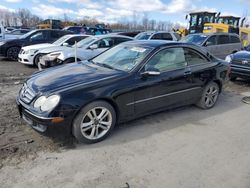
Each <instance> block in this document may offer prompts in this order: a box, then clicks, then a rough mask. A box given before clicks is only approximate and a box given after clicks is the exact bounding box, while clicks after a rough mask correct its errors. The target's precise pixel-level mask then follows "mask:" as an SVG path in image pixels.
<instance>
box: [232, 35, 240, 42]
mask: <svg viewBox="0 0 250 188" xmlns="http://www.w3.org/2000/svg"><path fill="white" fill-rule="evenodd" d="M231 43H241V42H240V39H239V37H236V36H231Z"/></svg>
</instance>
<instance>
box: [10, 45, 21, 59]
mask: <svg viewBox="0 0 250 188" xmlns="http://www.w3.org/2000/svg"><path fill="white" fill-rule="evenodd" d="M19 52H20V47H10V48H9V49H8V50H7V58H8V59H10V60H14V61H16V60H17V59H18V54H19Z"/></svg>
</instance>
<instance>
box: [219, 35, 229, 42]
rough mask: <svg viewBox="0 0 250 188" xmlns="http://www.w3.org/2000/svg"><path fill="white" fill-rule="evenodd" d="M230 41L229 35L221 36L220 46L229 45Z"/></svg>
mask: <svg viewBox="0 0 250 188" xmlns="http://www.w3.org/2000/svg"><path fill="white" fill-rule="evenodd" d="M229 43H230V39H229V36H228V35H219V37H218V44H229Z"/></svg>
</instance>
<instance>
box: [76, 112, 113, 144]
mask: <svg viewBox="0 0 250 188" xmlns="http://www.w3.org/2000/svg"><path fill="white" fill-rule="evenodd" d="M111 125H112V114H111V112H110V111H109V110H108V109H107V108H104V107H95V108H93V109H91V110H89V111H88V112H87V113H86V114H85V115H84V117H83V119H82V122H81V126H80V128H81V133H82V135H83V136H84V137H86V138H87V139H90V140H96V139H99V138H102V137H103V136H105V135H106V134H107V132H108V131H109V129H110V128H111Z"/></svg>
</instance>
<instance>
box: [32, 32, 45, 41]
mask: <svg viewBox="0 0 250 188" xmlns="http://www.w3.org/2000/svg"><path fill="white" fill-rule="evenodd" d="M45 39H46V33H45V32H43V31H39V32H36V33H35V34H33V35H32V36H31V37H30V40H32V41H37V40H45Z"/></svg>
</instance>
